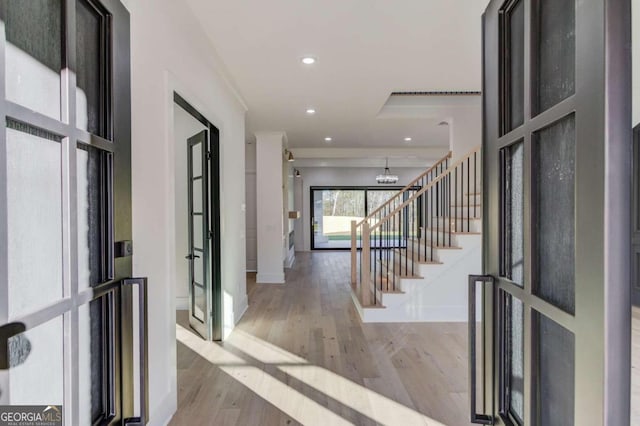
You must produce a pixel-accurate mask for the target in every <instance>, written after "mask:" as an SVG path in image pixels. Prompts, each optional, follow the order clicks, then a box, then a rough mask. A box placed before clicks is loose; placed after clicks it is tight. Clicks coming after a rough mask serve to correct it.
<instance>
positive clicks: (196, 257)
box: [184, 254, 200, 260]
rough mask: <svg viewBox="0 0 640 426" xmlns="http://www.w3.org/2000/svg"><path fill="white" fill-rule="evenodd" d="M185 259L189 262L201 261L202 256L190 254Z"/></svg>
mask: <svg viewBox="0 0 640 426" xmlns="http://www.w3.org/2000/svg"><path fill="white" fill-rule="evenodd" d="M184 258H185V259H187V260H193V259H200V256H198V255H197V254H188V255H186V256H185V257H184Z"/></svg>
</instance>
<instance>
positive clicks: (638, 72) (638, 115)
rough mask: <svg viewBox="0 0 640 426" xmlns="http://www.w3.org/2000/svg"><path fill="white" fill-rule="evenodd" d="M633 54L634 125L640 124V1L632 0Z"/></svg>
mask: <svg viewBox="0 0 640 426" xmlns="http://www.w3.org/2000/svg"><path fill="white" fill-rule="evenodd" d="M631 14H632V15H631V16H632V18H631V19H632V22H631V26H632V27H631V28H632V32H633V35H632V41H631V48H632V52H633V53H632V55H633V74H632V75H633V126H634V127H635V126H636V125H638V124H640V2H639V1H638V0H633V1H632V2H631Z"/></svg>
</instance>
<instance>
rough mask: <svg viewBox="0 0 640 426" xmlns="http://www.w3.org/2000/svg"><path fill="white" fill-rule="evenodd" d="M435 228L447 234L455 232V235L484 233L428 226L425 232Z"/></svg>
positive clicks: (436, 230) (434, 230) (435, 230)
mask: <svg viewBox="0 0 640 426" xmlns="http://www.w3.org/2000/svg"><path fill="white" fill-rule="evenodd" d="M432 229H433V232H443V233H445V234H453V235H482V232H475V231H473V232H472V231H447V230H446V229H445V228H426V229H425V230H424V232H430V231H431V230H432Z"/></svg>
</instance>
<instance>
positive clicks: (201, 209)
mask: <svg viewBox="0 0 640 426" xmlns="http://www.w3.org/2000/svg"><path fill="white" fill-rule="evenodd" d="M174 103H175V107H174V135H175V164H176V165H175V167H176V174H175V176H176V182H175V218H176V227H175V229H176V259H175V261H176V286H177V288H176V297H177V309H178V310H185V311H187V312H188V318H189V325H190V326H191V328H193V329H194V330H195V331H196V332H197V333H198V334H199V335H200V336H202V338H204V339H206V340H221V339H222V291H221V267H220V176H219V170H220V165H219V131H218V129H217V128H216V127H215V126H214V125H213V124H212V123H211V122H210V121H209V120H207V119H206V118H205V117H204V116H203V115H202V114H201V113H200V112H198V111H197V110H196V109H195V108H194V107H193V106H191V104H189V103H188V102H187V101H186V100H185V99H184V98H182V97H181V96H180V95H178V94H177V93H175V94H174Z"/></svg>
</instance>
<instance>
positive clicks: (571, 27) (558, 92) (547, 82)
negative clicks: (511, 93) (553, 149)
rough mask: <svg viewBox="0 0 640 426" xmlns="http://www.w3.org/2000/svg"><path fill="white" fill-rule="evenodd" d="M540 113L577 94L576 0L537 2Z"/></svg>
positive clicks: (545, 0)
mask: <svg viewBox="0 0 640 426" xmlns="http://www.w3.org/2000/svg"><path fill="white" fill-rule="evenodd" d="M537 4H538V8H537V15H538V16H537V28H534V31H533V32H532V33H533V34H534V36H537V37H538V40H537V41H538V48H537V52H536V53H537V56H538V57H537V77H538V78H537V85H538V87H537V102H538V105H537V106H538V108H537V112H538V113H540V112H542V111H545V110H547V109H548V108H550V107H552V106H554V105H555V104H557V103H558V102H560V101H562V100H563V99H566V98H567V97H569V96H571V95H573V93H575V66H576V65H575V62H576V42H575V36H576V31H575V26H576V23H575V11H576V5H575V0H538V1H537Z"/></svg>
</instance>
